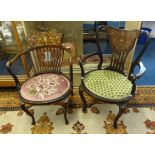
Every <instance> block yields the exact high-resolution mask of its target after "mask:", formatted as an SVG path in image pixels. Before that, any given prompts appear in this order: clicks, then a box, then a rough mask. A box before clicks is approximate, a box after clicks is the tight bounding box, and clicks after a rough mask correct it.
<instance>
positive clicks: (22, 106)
mask: <svg viewBox="0 0 155 155" xmlns="http://www.w3.org/2000/svg"><path fill="white" fill-rule="evenodd" d="M21 109H22V110H23V111H24V112H25V113H26V114H28V115H29V116H30V117H31V118H32V123H31V124H32V125H35V124H36V121H35V118H34V116H33V115H32V114H31V113H30V111H29V110H28V109H27V108H26V107H25V104H22V105H21Z"/></svg>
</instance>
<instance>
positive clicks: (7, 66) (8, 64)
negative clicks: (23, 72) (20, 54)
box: [6, 57, 20, 91]
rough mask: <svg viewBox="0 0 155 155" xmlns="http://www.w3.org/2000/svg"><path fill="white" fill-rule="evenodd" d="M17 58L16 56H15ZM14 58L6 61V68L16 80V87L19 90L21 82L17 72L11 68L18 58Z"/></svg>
mask: <svg viewBox="0 0 155 155" xmlns="http://www.w3.org/2000/svg"><path fill="white" fill-rule="evenodd" d="M15 58H16V57H15ZM15 58H14V59H12V60H11V61H8V62H7V63H6V69H7V71H8V72H9V74H10V75H11V76H12V77H13V79H14V80H15V83H16V88H17V90H18V91H19V90H20V82H19V79H18V78H17V76H16V75H15V73H14V72H13V71H12V70H11V68H10V66H11V65H12V63H13V62H14V60H16V59H15Z"/></svg>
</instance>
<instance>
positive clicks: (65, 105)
mask: <svg viewBox="0 0 155 155" xmlns="http://www.w3.org/2000/svg"><path fill="white" fill-rule="evenodd" d="M63 108H64V110H65V111H64V119H65V124H66V125H68V124H69V121H68V119H67V112H68V102H66V103H64V105H63Z"/></svg>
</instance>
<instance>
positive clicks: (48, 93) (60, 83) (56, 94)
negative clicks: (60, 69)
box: [20, 73, 70, 102]
mask: <svg viewBox="0 0 155 155" xmlns="http://www.w3.org/2000/svg"><path fill="white" fill-rule="evenodd" d="M69 89H70V82H69V80H68V79H67V78H66V77H65V76H63V75H59V74H52V73H48V74H41V75H38V76H34V77H32V78H30V79H28V80H27V81H26V82H25V83H24V84H23V85H22V86H21V90H20V94H21V97H22V98H24V99H25V100H28V101H35V102H39V101H40V102H41V101H50V100H57V99H59V98H60V97H62V96H63V95H65V94H66V93H67V92H68V91H69Z"/></svg>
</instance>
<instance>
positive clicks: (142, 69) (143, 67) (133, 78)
mask: <svg viewBox="0 0 155 155" xmlns="http://www.w3.org/2000/svg"><path fill="white" fill-rule="evenodd" d="M137 65H138V66H139V68H140V70H139V73H137V74H132V81H135V80H137V79H139V78H140V77H142V76H143V74H144V73H145V71H146V67H145V66H144V65H143V63H142V62H141V61H140V62H139V63H138V64H137Z"/></svg>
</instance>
